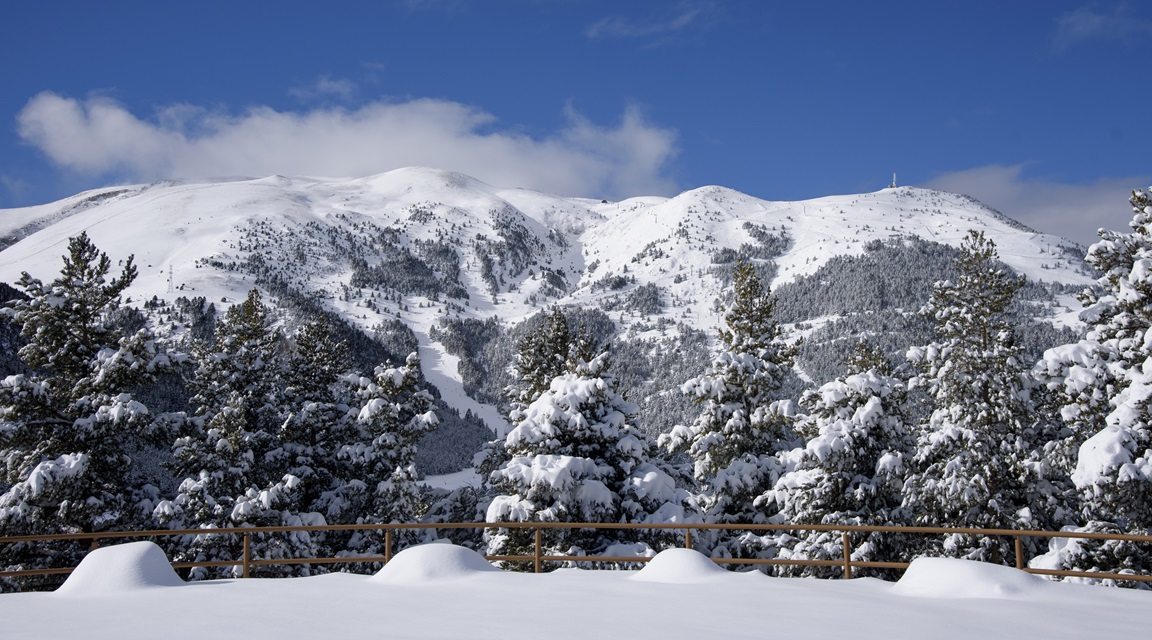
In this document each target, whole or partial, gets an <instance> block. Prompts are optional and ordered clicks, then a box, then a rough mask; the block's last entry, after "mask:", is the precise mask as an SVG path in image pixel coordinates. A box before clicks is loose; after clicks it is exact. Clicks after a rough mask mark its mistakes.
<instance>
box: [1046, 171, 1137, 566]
mask: <svg viewBox="0 0 1152 640" xmlns="http://www.w3.org/2000/svg"><path fill="white" fill-rule="evenodd" d="M1129 202H1130V204H1131V205H1132V212H1133V217H1132V221H1131V222H1130V223H1129V226H1130V227H1131V229H1132V231H1131V233H1126V234H1125V233H1117V232H1113V231H1107V230H1103V229H1102V230H1100V241H1099V242H1097V243H1096V244H1094V245H1092V247H1090V248H1089V249H1088V255H1087V257H1086V261H1087V262H1088V263H1089V264H1091V265H1092V266H1093V267H1095V268H1096V269H1097V270H1098V271H1099V272H1100V273H1101V274H1102V276H1101V277H1100V279H1099V280H1098V281H1097V284H1096V286H1095V287H1092V288H1090V289H1088V290H1086V291H1085V292H1084V294H1083V295H1082V296H1081V299H1082V301H1083V303H1084V305H1085V309H1084V311H1083V312H1082V313H1081V316H1080V317H1081V318H1082V319H1083V320H1084V321H1085V322H1086V323H1087V324H1088V332H1087V334H1086V335H1085V337H1084V339H1083V340H1081V341H1080V342H1079V343H1076V344H1071V345H1064V346H1061V347H1058V348H1055V349H1051V350H1049V351H1048V352H1047V353H1045V356H1044V359H1043V360H1042V361H1041V362H1040V363H1039V364H1038V365H1037V367H1036V369H1037V372H1038V374H1039V375H1041V376H1042V379H1043V380H1044V381H1045V383H1046V386H1047V388H1048V389H1049V391H1050V392H1052V395H1053V396H1054V397H1055V404H1056V407H1057V409H1058V411H1059V415H1060V417H1061V418H1063V421H1064V425H1065V426H1066V427H1067V434H1066V437H1065V438H1064V439H1063V440H1061V441H1059V443H1058V444H1059V445H1060V446H1059V447H1058V449H1057V452H1058V453H1059V454H1060V456H1061V458H1060V459H1061V460H1062V461H1064V464H1065V465H1067V464H1069V461H1070V462H1071V463H1072V464H1074V468H1073V469H1072V470H1071V480H1072V482H1073V484H1074V485H1075V488H1076V490H1077V492H1078V495H1077V497H1078V498H1079V499H1080V500H1079V508H1080V514H1079V515H1080V518H1079V520H1080V522H1081V523H1082V524H1083V526H1082V527H1080V529H1079V530H1081V531H1087V532H1113V533H1137V534H1147V533H1148V532H1149V531H1152V416H1150V409H1149V405H1148V401H1147V398H1149V397H1150V396H1152V344H1149V341H1148V339H1147V335H1148V333H1149V331H1150V330H1152V304H1150V301H1152V269H1150V268H1149V264H1150V260H1152V196H1150V195H1149V192H1147V191H1139V190H1138V191H1133V192H1132V197H1131V199H1130V201H1129ZM1048 555H1049V558H1046V559H1045V560H1041V562H1045V561H1046V563H1047V565H1048V566H1053V567H1056V568H1061V569H1071V570H1081V571H1087V570H1105V571H1110V572H1124V571H1139V572H1147V571H1148V570H1150V569H1152V553H1150V552H1149V551H1148V550H1147V549H1143V548H1141V547H1140V546H1139V545H1133V544H1131V543H1127V542H1116V541H1107V542H1099V541H1093V540H1078V541H1071V542H1067V543H1064V542H1063V541H1054V542H1053V543H1052V545H1051V551H1050V553H1049V554H1048Z"/></svg>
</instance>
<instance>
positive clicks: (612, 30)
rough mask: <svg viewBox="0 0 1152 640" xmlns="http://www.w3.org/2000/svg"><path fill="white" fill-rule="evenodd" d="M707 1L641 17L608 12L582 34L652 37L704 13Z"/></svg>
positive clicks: (688, 24) (687, 25) (683, 27)
mask: <svg viewBox="0 0 1152 640" xmlns="http://www.w3.org/2000/svg"><path fill="white" fill-rule="evenodd" d="M708 9H709V5H707V4H702V3H687V4H684V3H681V4H674V5H671V7H669V9H668V10H666V11H665V12H663V13H660V14H654V15H651V16H649V17H648V18H647V19H644V20H635V19H630V18H625V17H622V16H609V17H607V18H604V19H603V20H599V21H597V22H595V23H593V24H592V25H590V26H589V27H588V28H587V29H585V30H584V35H585V36H587V37H589V38H592V39H597V38H639V39H653V38H661V37H665V36H669V35H672V34H675V33H678V32H681V31H684V30H686V29H688V28H690V27H692V26H694V25H696V24H699V22H700V20H701V19H702V18H704V17H705V15H706V14H707V12H708Z"/></svg>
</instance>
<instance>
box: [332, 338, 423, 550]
mask: <svg viewBox="0 0 1152 640" xmlns="http://www.w3.org/2000/svg"><path fill="white" fill-rule="evenodd" d="M356 384H357V386H356V390H355V393H356V397H357V398H358V402H359V406H360V411H359V413H358V415H357V417H356V424H357V426H358V430H359V435H358V437H357V438H356V440H355V441H354V442H352V443H348V444H345V445H344V446H343V447H341V449H340V451H339V455H340V457H341V458H342V459H343V460H346V461H347V463H348V464H349V465H350V467H351V474H352V475H351V477H352V478H355V479H356V480H355V481H354V482H351V483H349V484H348V485H347V486H346V487H345V491H344V494H343V497H342V499H343V500H346V501H347V502H348V503H349V506H348V509H349V513H353V514H357V521H358V522H374V523H387V522H414V521H416V520H418V519H419V518H420V516H421V515H423V512H424V505H423V502H422V500H421V497H420V492H419V488H418V487H417V485H416V480H417V479H418V475H417V472H416V464H415V458H416V445H417V443H418V442H419V441H420V438H421V437H423V436H424V434H426V433H428V432H429V431H431V430H432V429H433V428H435V427H436V424H437V418H436V414H435V412H434V411H433V410H432V402H433V398H432V395H431V394H430V393H428V391H426V390H424V389H423V388H421V386H420V358H419V357H418V356H417V355H416V354H415V353H412V354H409V355H408V358H407V360H406V361H405V363H404V365H403V366H400V367H386V366H383V365H382V366H379V367H377V368H376V374H375V376H374V377H373V378H371V379H369V378H359V379H358V380H357V381H356ZM422 539H423V536H421V535H418V534H416V533H413V532H406V533H405V535H404V536H401V539H400V541H399V543H400V544H411V543H414V542H417V541H420V540H422ZM382 545H383V540H382V539H381V537H380V536H375V535H370V534H365V535H354V536H353V537H352V539H351V540H350V541H349V542H348V548H349V549H351V550H352V551H353V552H356V553H363V554H370V555H371V554H376V553H380V552H381V551H382Z"/></svg>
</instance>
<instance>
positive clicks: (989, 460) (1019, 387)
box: [904, 231, 1049, 562]
mask: <svg viewBox="0 0 1152 640" xmlns="http://www.w3.org/2000/svg"><path fill="white" fill-rule="evenodd" d="M956 271H957V279H956V280H955V281H941V282H937V283H936V285H935V286H934V287H933V290H932V295H931V297H930V298H929V300H928V303H927V304H926V305H925V307H924V309H923V310H922V311H921V313H922V314H924V315H925V316H927V317H929V318H931V319H933V320H934V321H935V323H936V332H937V334H938V336H939V341H938V342H935V343H933V344H931V345H929V346H928V347H914V348H912V349H910V350H909V352H908V357H909V360H911V361H912V362H913V363H915V364H916V365H917V366H918V367H919V368H920V369H921V374H920V375H919V376H918V377H915V378H913V381H912V384H913V385H918V386H923V387H924V388H925V390H926V392H927V394H928V396H929V398H930V400H931V407H932V412H931V415H930V417H929V418H928V420H927V422H926V423H924V424H922V425H920V428H919V433H918V451H917V454H916V458H915V461H914V464H913V465H912V466H913V471H912V472H911V473H910V474H909V476H908V478H907V480H906V482H905V484H904V506H905V507H906V508H907V509H908V510H909V511H910V512H911V513H912V515H913V518H914V520H915V523H916V524H920V525H926V526H952V527H984V528H997V529H1013V528H1035V527H1043V526H1044V525H1045V524H1046V522H1047V520H1046V518H1045V517H1044V516H1045V513H1044V512H1045V511H1046V510H1047V508H1048V506H1049V505H1048V504H1047V500H1048V498H1049V496H1045V495H1043V493H1042V489H1043V487H1044V486H1046V485H1043V484H1042V483H1040V482H1039V480H1040V479H1039V478H1038V477H1037V475H1036V473H1035V471H1034V468H1033V466H1032V465H1031V464H1030V462H1031V460H1032V459H1033V458H1034V456H1035V451H1036V450H1037V448H1038V447H1037V444H1038V443H1037V442H1036V435H1037V431H1036V424H1035V422H1036V416H1037V414H1036V412H1035V410H1034V407H1033V405H1032V403H1031V399H1030V395H1029V391H1030V387H1031V386H1032V382H1031V381H1030V378H1029V377H1028V375H1027V372H1026V370H1025V368H1024V365H1023V363H1022V362H1021V360H1020V357H1021V354H1020V350H1019V349H1018V348H1017V346H1016V344H1015V341H1014V337H1013V331H1012V326H1011V325H1010V324H1009V322H1008V320H1007V318H1006V316H1005V311H1006V310H1007V308H1008V305H1009V304H1010V303H1011V302H1012V299H1013V298H1014V297H1015V295H1016V292H1017V291H1019V289H1020V288H1021V287H1022V286H1023V285H1024V279H1023V277H1018V276H1015V275H1013V274H1011V273H1009V272H1008V271H1006V268H1005V267H1003V266H1002V265H1001V264H1000V263H999V262H998V260H997V257H996V247H995V245H994V243H993V242H992V241H991V240H988V239H987V238H985V237H984V235H983V233H981V232H977V231H971V232H969V234H968V237H967V238H966V239H965V240H964V243H963V245H962V247H961V255H960V257H959V258H958V259H957V262H956ZM936 551H937V552H943V553H947V554H950V555H956V556H959V557H964V558H969V559H975V560H986V561H991V562H1002V561H1007V560H1008V559H1009V558H1010V557H1012V554H1013V553H1014V551H1013V550H1012V549H1011V545H1010V544H1009V543H1008V542H1007V541H1005V540H997V539H993V538H989V537H981V538H974V537H972V536H960V535H954V536H949V537H947V539H946V540H945V541H944V542H943V546H942V548H941V549H937V550H936Z"/></svg>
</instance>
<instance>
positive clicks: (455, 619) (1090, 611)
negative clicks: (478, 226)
mask: <svg viewBox="0 0 1152 640" xmlns="http://www.w3.org/2000/svg"><path fill="white" fill-rule="evenodd" d="M1149 607H1152V594H1150V593H1148V592H1137V591H1128V590H1121V589H1108V588H1103V587H1089V586H1082V585H1069V584H1057V583H1050V582H1047V581H1044V580H1042V579H1040V578H1037V577H1034V576H1031V575H1029V574H1026V573H1024V572H1020V571H1017V570H1015V569H1011V568H1007V567H1000V566H994V565H986V564H980V563H972V562H967V561H963V560H950V559H938V558H922V559H919V560H917V561H915V562H914V563H913V565H912V567H911V568H910V569H909V570H908V572H907V573H906V574H905V576H904V578H903V579H901V580H900V581H899V582H898V583H896V584H892V583H887V582H882V581H879V580H874V579H870V578H863V579H856V580H848V581H843V580H839V581H838V580H809V579H787V578H769V577H766V576H764V575H762V574H759V573H742V574H737V573H730V572H727V571H722V570H718V569H717V568H716V567H715V566H714V565H712V564H711V562H709V561H707V560H706V559H705V558H704V557H703V556H701V555H700V554H698V553H696V552H694V551H688V550H684V549H672V550H668V551H665V552H663V553H661V554H660V555H658V556H656V558H655V559H654V560H653V561H652V562H651V563H650V564H649V565H647V566H646V567H645V568H644V569H643V570H641V571H582V570H578V569H561V570H559V571H556V572H553V573H549V574H543V575H533V574H517V573H508V572H503V571H498V570H494V568H493V567H492V566H491V565H489V564H488V563H487V562H485V561H484V560H483V558H481V557H480V556H479V555H477V554H475V553H474V552H472V551H469V550H467V549H463V548H461V547H455V546H452V545H446V544H443V545H442V544H432V545H424V546H421V547H414V548H411V549H408V550H405V551H403V552H401V553H400V554H398V555H397V556H396V558H395V559H393V561H392V562H391V563H390V564H389V565H388V566H386V567H385V568H384V569H383V570H382V571H381V572H380V573H378V574H376V575H375V576H358V575H350V574H330V575H323V576H316V577H312V578H295V579H279V580H272V579H263V580H262V579H250V580H221V581H214V582H201V583H189V584H184V583H181V582H180V581H179V578H177V577H176V575H175V573H174V572H173V571H172V570H171V568H170V567H169V566H168V565H167V563H166V562H165V558H164V556H163V553H162V552H160V550H159V548H158V547H155V546H154V545H152V543H148V542H138V543H131V544H126V545H120V546H117V547H105V548H102V549H98V550H97V551H95V552H93V553H92V554H90V555H89V556H88V557H87V558H86V559H85V560H84V562H83V563H82V564H81V566H80V567H79V568H78V569H77V571H76V572H75V573H73V575H72V576H71V577H70V578H69V580H68V582H67V583H66V584H65V586H64V587H62V588H61V589H60V590H59V591H57V592H56V593H27V594H8V595H0V620H3V623H2V626H0V629H2V631H3V633H2V635H3V637H4V638H6V639H12V640H16V639H23V638H46V637H70V638H94V639H95V638H115V639H117V640H126V639H130V638H197V639H201V638H214V639H215V638H245V639H247V640H265V639H267V640H273V639H276V640H280V639H284V638H341V639H353V638H411V639H418V638H469V639H477V640H480V639H484V638H500V639H505V638H508V637H518V636H524V637H547V638H555V639H561V638H660V639H662V640H663V639H675V638H685V639H689V638H690V639H693V640H695V639H698V638H705V637H723V638H758V639H762V638H766V637H784V638H837V639H839V638H846V637H857V638H858V637H864V638H885V639H888V638H924V637H932V638H936V639H949V638H957V639H959V638H965V639H967V638H1001V637H1014V638H1046V639H1057V638H1086V637H1098V638H1127V637H1144V635H1145V634H1146V633H1147V626H1146V624H1147V623H1146V619H1147V612H1148V610H1149Z"/></svg>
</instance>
